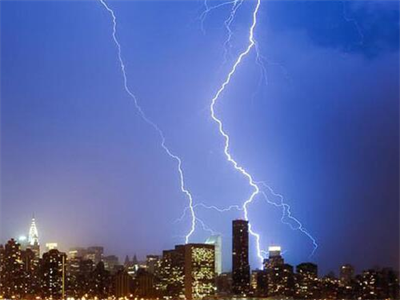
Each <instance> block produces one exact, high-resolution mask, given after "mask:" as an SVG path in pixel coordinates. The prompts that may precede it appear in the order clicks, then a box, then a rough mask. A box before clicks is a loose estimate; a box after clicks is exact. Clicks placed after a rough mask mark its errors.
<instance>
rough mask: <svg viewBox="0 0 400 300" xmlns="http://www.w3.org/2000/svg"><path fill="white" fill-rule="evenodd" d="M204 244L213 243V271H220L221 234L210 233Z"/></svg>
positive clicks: (217, 272) (219, 272)
mask: <svg viewBox="0 0 400 300" xmlns="http://www.w3.org/2000/svg"><path fill="white" fill-rule="evenodd" d="M206 244H208V245H214V249H215V273H216V274H217V275H220V274H221V273H222V238H221V235H219V234H218V235H212V236H210V237H209V238H208V239H207V240H206Z"/></svg>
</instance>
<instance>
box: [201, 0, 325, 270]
mask: <svg viewBox="0 0 400 300" xmlns="http://www.w3.org/2000/svg"><path fill="white" fill-rule="evenodd" d="M234 2H235V3H234V5H233V7H232V10H231V14H230V17H229V18H228V19H227V20H226V21H225V27H226V29H227V31H228V39H227V40H226V42H225V44H224V45H225V47H226V48H225V53H227V51H228V50H227V46H229V45H230V40H231V38H232V34H233V33H232V30H231V28H230V25H231V23H232V22H233V19H234V17H235V14H236V11H237V9H238V7H239V6H240V5H241V4H242V1H240V0H237V1H234ZM227 3H229V2H227ZM260 5H261V0H257V2H256V5H255V8H254V10H253V13H252V16H253V17H252V23H251V26H250V29H249V34H248V45H247V47H246V48H245V50H244V51H242V52H241V53H240V54H239V56H238V57H237V59H236V61H235V63H234V64H233V66H232V68H231V69H230V71H229V73H228V75H227V77H226V79H225V81H224V82H223V83H222V85H221V87H220V88H219V90H218V91H217V93H216V94H215V96H214V97H213V98H212V100H211V105H210V112H211V118H212V119H213V121H214V122H216V123H217V125H218V130H219V133H220V135H221V136H222V137H223V139H224V141H225V145H224V154H225V157H226V159H227V161H228V162H230V163H231V164H232V165H233V167H234V169H235V170H237V171H238V172H240V173H241V174H242V175H243V176H244V177H245V178H246V179H247V181H248V184H249V185H250V187H251V188H252V189H253V192H252V193H251V195H250V196H249V198H248V199H247V200H245V201H244V203H243V206H242V210H243V212H244V219H245V220H246V221H249V213H248V206H249V205H250V204H251V203H252V202H253V201H254V199H255V197H256V196H257V195H263V196H264V198H265V199H266V201H267V202H268V203H269V204H272V205H274V206H276V207H280V208H282V218H281V221H282V223H284V224H287V225H289V226H290V228H291V229H292V230H300V231H301V232H302V233H304V234H305V235H306V236H307V237H308V238H309V239H310V240H311V241H312V243H313V246H314V248H313V251H312V253H311V255H313V254H314V252H315V250H316V249H317V247H318V244H317V243H316V240H315V239H314V237H313V236H312V235H311V234H310V233H309V232H308V231H307V230H306V229H305V228H304V227H303V225H302V223H301V222H300V221H299V220H298V219H296V218H295V217H293V216H292V214H291V210H290V206H289V205H288V204H286V203H285V202H284V199H283V196H282V195H280V194H277V193H275V192H274V191H273V190H272V188H270V187H269V186H268V185H266V184H265V183H262V184H263V186H264V187H265V188H267V189H268V190H269V191H270V192H271V193H272V194H273V195H274V196H276V197H279V199H280V202H279V203H276V202H272V201H270V200H269V198H268V196H267V194H266V193H265V192H264V191H262V190H261V188H260V187H259V185H258V184H257V182H256V181H255V180H254V179H253V177H252V175H251V174H250V173H249V172H248V171H247V170H246V169H245V168H244V167H242V166H241V165H239V163H238V162H237V161H236V160H235V159H234V158H233V156H232V154H231V152H230V137H229V135H228V133H227V132H226V131H225V130H224V126H223V122H222V120H221V119H220V118H218V117H217V115H216V113H215V105H216V104H217V102H218V100H219V99H220V97H221V94H222V93H223V92H224V91H225V89H226V88H227V86H228V85H229V84H230V82H231V79H232V77H233V76H234V74H235V73H236V70H237V68H238V67H239V66H240V64H241V63H242V61H243V59H244V58H246V56H248V54H249V53H250V52H251V50H252V49H253V48H255V51H256V62H257V64H258V65H259V66H260V68H261V71H262V76H264V77H265V80H266V81H265V82H266V83H267V77H266V74H267V73H266V69H265V66H264V64H263V57H262V55H261V54H260V52H259V48H258V44H257V41H256V40H255V37H254V31H255V28H256V26H257V17H258V12H259V10H260ZM215 8H217V7H215ZM208 11H210V8H208ZM225 59H226V57H225ZM210 208H212V209H215V207H210ZM231 208H232V207H229V208H227V209H218V211H220V212H224V211H226V210H230V209H231ZM286 219H288V220H290V221H292V222H294V223H295V224H296V225H295V226H294V225H293V224H292V223H290V222H288V221H286ZM249 233H250V234H251V235H252V236H253V237H254V238H255V240H256V251H257V257H258V259H259V260H260V263H261V264H262V263H263V260H264V256H263V255H265V251H264V250H262V249H261V246H260V234H258V233H256V232H255V231H254V230H253V227H252V224H251V222H250V221H249Z"/></svg>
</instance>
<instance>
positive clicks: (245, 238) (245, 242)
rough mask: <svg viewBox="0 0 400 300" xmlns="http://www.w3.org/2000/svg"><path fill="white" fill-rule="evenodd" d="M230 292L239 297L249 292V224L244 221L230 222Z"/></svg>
mask: <svg viewBox="0 0 400 300" xmlns="http://www.w3.org/2000/svg"><path fill="white" fill-rule="evenodd" d="M232 290H233V293H234V294H235V295H240V296H245V295H247V294H248V293H249V291H250V264H249V224H248V221H245V220H234V221H233V222H232Z"/></svg>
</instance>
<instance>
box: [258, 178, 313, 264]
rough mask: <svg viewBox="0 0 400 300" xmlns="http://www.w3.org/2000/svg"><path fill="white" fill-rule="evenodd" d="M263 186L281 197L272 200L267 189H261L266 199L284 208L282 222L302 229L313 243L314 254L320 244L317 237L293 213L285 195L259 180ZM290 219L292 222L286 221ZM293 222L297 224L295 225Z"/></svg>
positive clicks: (295, 228) (292, 227) (294, 228)
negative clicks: (276, 200) (275, 200)
mask: <svg viewBox="0 0 400 300" xmlns="http://www.w3.org/2000/svg"><path fill="white" fill-rule="evenodd" d="M259 184H261V185H262V186H264V187H265V188H266V189H267V190H268V191H269V193H270V194H271V195H273V196H274V197H276V198H278V199H279V202H278V203H276V202H274V201H271V200H270V199H269V197H268V195H267V193H266V192H265V191H261V194H262V195H263V196H264V199H265V200H266V201H267V202H268V203H269V204H271V205H273V206H275V207H279V208H282V217H281V222H282V223H283V224H286V225H288V226H289V227H290V228H291V229H292V230H300V231H301V232H302V233H303V234H305V235H306V236H307V237H308V238H309V239H310V240H311V241H312V243H313V251H312V252H311V254H310V257H311V256H313V255H314V253H315V251H316V250H317V248H318V244H317V241H316V239H315V238H314V237H313V236H312V235H311V234H310V233H309V232H308V230H307V229H306V228H304V226H303V224H302V223H301V222H300V221H299V220H298V219H297V218H295V217H294V216H293V215H292V212H291V207H290V205H289V204H287V203H285V201H284V197H283V196H282V195H281V194H278V193H276V192H275V191H274V190H273V189H272V188H271V187H270V186H269V185H267V184H266V183H265V182H263V181H261V182H259ZM286 219H287V220H290V221H291V222H288V221H286ZM293 223H294V224H295V225H293Z"/></svg>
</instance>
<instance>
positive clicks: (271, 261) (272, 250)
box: [264, 246, 284, 269]
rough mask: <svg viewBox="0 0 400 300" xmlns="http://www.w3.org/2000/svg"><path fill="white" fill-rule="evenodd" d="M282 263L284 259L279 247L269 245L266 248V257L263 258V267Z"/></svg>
mask: <svg viewBox="0 0 400 300" xmlns="http://www.w3.org/2000/svg"><path fill="white" fill-rule="evenodd" d="M283 264H284V260H283V258H282V255H281V247H280V246H270V247H269V248H268V259H265V260H264V269H272V268H274V267H277V266H281V265H283Z"/></svg>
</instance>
